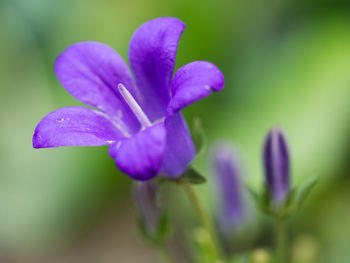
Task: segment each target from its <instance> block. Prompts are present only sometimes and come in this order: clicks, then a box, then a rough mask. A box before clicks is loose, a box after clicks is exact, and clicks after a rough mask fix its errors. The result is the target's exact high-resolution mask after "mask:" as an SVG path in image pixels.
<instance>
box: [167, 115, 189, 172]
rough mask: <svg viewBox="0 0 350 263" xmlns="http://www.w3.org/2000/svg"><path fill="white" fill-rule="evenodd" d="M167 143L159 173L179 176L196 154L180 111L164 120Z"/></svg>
mask: <svg viewBox="0 0 350 263" xmlns="http://www.w3.org/2000/svg"><path fill="white" fill-rule="evenodd" d="M165 128H166V133H167V145H166V149H165V153H164V159H163V165H162V167H161V170H160V173H161V174H163V175H165V176H168V177H179V176H181V175H182V174H183V172H184V171H185V169H186V168H187V166H188V164H189V163H190V162H191V161H192V160H193V158H194V157H195V155H196V150H195V146H194V143H193V141H192V138H191V135H190V132H189V129H188V127H187V123H186V121H185V119H184V118H183V116H182V114H181V113H180V112H178V113H176V114H174V115H172V116H171V117H169V118H167V119H166V120H165Z"/></svg>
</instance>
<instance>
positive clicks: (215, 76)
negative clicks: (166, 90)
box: [167, 61, 225, 116]
mask: <svg viewBox="0 0 350 263" xmlns="http://www.w3.org/2000/svg"><path fill="white" fill-rule="evenodd" d="M224 83H225V79H224V75H223V74H222V73H221V71H220V70H219V69H218V68H217V67H216V66H215V65H214V64H212V63H210V62H206V61H195V62H192V63H189V64H187V65H185V66H183V67H181V68H179V70H178V71H177V72H176V73H175V76H174V78H173V80H172V82H171V91H172V94H173V97H172V99H171V100H170V102H169V105H168V108H167V115H168V116H169V115H172V114H174V112H176V111H178V110H180V109H182V108H184V107H186V106H188V105H189V104H191V103H193V102H195V101H197V100H200V99H202V98H204V97H206V96H208V95H209V94H210V92H211V90H213V91H220V90H222V89H223V88H224Z"/></svg>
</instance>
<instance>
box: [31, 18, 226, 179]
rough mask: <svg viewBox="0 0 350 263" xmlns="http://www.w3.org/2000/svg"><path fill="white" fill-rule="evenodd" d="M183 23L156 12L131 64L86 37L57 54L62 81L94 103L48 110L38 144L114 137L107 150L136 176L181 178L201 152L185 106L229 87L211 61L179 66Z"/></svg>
mask: <svg viewBox="0 0 350 263" xmlns="http://www.w3.org/2000/svg"><path fill="white" fill-rule="evenodd" d="M184 29H185V24H184V23H183V22H182V21H180V20H179V19H176V18H171V17H164V18H156V19H153V20H151V21H148V22H146V23H144V24H143V25H141V26H140V27H139V28H138V29H137V30H136V32H135V33H134V35H133V36H132V38H131V41H130V44H129V61H130V67H131V69H132V71H131V70H130V69H129V67H128V66H127V64H126V63H125V61H124V60H123V59H122V58H121V56H120V55H119V54H118V53H117V52H115V51H114V50H113V49H112V48H111V47H109V46H107V45H105V44H102V43H98V42H92V41H88V42H80V43H76V44H74V45H72V46H70V47H68V48H67V49H66V50H65V51H64V52H63V53H62V54H60V55H59V57H58V58H57V60H56V63H55V73H56V76H57V78H58V80H59V81H60V82H61V84H62V86H63V87H64V88H65V89H66V90H67V91H68V92H69V93H70V94H71V95H72V96H73V97H75V98H76V99H78V100H79V101H81V102H83V103H85V104H87V105H89V106H91V107H93V108H95V109H96V110H94V109H90V108H87V107H65V108H61V109H58V110H56V111H54V112H52V113H49V114H48V115H46V116H45V117H44V118H43V119H42V120H41V121H40V122H39V124H38V125H37V127H36V129H35V132H34V136H33V147H34V148H48V147H61V146H100V145H109V154H110V156H111V157H112V158H114V160H115V162H116V165H117V166H118V167H119V169H120V170H122V171H123V172H124V173H126V174H127V175H129V176H130V177H132V178H133V179H136V180H141V181H145V180H150V179H152V178H153V177H155V176H156V175H158V174H162V175H164V176H166V177H170V178H177V177H180V176H181V175H182V174H183V172H184V171H185V169H186V167H187V166H188V164H189V163H190V162H191V161H192V159H193V158H194V157H195V147H194V144H193V141H192V139H191V135H190V133H189V129H188V127H187V124H186V121H185V120H184V117H183V116H182V114H181V109H182V108H184V107H186V106H188V105H189V104H191V103H193V102H195V101H197V100H199V99H202V98H204V97H206V96H208V95H209V94H210V93H211V91H220V90H221V89H223V87H224V76H223V74H222V73H221V71H220V70H219V69H218V68H217V67H216V66H215V65H214V64H212V63H210V62H206V61H195V62H191V63H189V64H186V65H184V66H182V67H181V68H179V69H178V70H177V71H176V72H175V74H174V76H173V71H174V65H175V56H176V51H177V47H178V41H179V38H180V36H181V34H182V32H183V30H184Z"/></svg>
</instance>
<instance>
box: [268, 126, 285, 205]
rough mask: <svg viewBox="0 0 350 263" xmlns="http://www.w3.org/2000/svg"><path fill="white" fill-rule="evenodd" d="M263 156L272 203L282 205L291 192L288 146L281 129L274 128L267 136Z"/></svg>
mask: <svg viewBox="0 0 350 263" xmlns="http://www.w3.org/2000/svg"><path fill="white" fill-rule="evenodd" d="M263 154H264V166H265V180H266V187H267V189H268V190H269V193H270V197H271V201H272V202H273V203H274V204H275V205H280V204H282V203H283V202H284V201H285V199H286V197H287V195H288V193H289V190H290V185H289V153H288V145H287V141H286V139H285V137H284V134H283V132H282V130H281V129H280V128H276V127H274V128H272V129H271V130H270V131H269V133H268V134H267V136H266V139H265V145H264V153H263Z"/></svg>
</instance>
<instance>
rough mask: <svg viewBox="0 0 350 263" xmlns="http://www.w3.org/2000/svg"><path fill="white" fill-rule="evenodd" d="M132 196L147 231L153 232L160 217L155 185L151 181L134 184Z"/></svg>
mask: <svg viewBox="0 0 350 263" xmlns="http://www.w3.org/2000/svg"><path fill="white" fill-rule="evenodd" d="M133 196H134V198H135V204H136V207H137V210H138V212H139V214H140V216H141V219H142V221H143V222H144V224H145V227H146V229H147V231H150V232H154V231H155V230H156V228H157V225H158V223H159V220H160V216H161V209H160V207H159V206H158V205H157V185H156V184H155V183H154V182H153V181H147V182H136V184H135V186H134V192H133Z"/></svg>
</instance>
